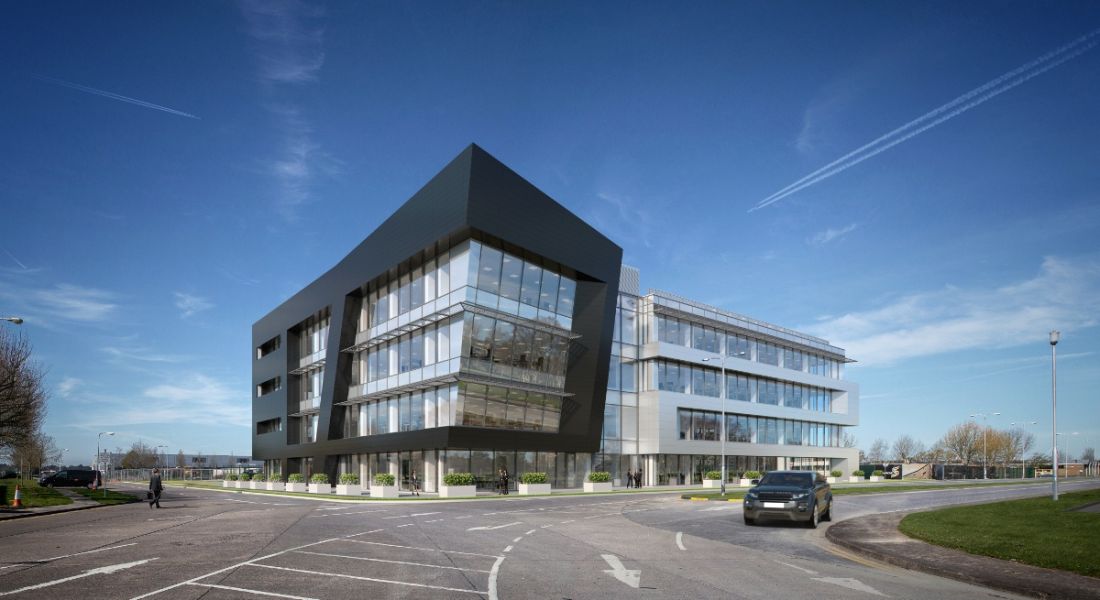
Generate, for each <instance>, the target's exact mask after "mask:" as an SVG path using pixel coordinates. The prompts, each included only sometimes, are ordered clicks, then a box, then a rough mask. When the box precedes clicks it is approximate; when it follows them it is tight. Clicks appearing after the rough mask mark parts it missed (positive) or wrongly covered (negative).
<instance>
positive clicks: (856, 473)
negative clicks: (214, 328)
mask: <svg viewBox="0 0 1100 600" xmlns="http://www.w3.org/2000/svg"><path fill="white" fill-rule="evenodd" d="M864 475H866V473H864V472H863V470H862V469H856V470H855V471H852V477H863V476H864Z"/></svg>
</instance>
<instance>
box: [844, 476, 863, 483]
mask: <svg viewBox="0 0 1100 600" xmlns="http://www.w3.org/2000/svg"><path fill="white" fill-rule="evenodd" d="M861 481H863V478H862V477H859V476H858V475H852V476H851V477H849V478H848V482H849V483H859V482H861Z"/></svg>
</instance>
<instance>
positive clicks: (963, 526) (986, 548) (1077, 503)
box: [899, 490, 1100, 577]
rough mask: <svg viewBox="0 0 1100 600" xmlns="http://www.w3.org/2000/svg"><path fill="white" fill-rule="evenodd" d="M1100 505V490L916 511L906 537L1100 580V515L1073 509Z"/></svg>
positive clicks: (904, 527)
mask: <svg viewBox="0 0 1100 600" xmlns="http://www.w3.org/2000/svg"><path fill="white" fill-rule="evenodd" d="M1094 502H1100V490H1089V491H1084V492H1071V493H1068V494H1064V495H1062V496H1061V497H1060V498H1059V501H1058V502H1054V501H1052V500H1051V499H1050V498H1049V497H1047V498H1029V499H1026V500H1010V501H1007V502H997V503H994V504H982V505H977V506H960V507H955V508H946V509H942V510H937V511H931V512H923V513H915V514H911V515H909V516H907V517H905V518H904V519H903V520H902V521H901V525H900V526H899V529H900V530H901V531H902V533H904V534H906V535H908V536H910V537H913V538H917V539H919V540H924V541H926V542H929V543H932V544H937V545H940V546H946V547H948V548H955V549H958V550H962V551H964V552H969V553H971V554H980V555H984V556H992V557H994V558H1000V559H1004V560H1012V561H1017V562H1021V563H1025V564H1029V565H1035V566H1037V567H1044V568H1048V569H1061V570H1063V571H1072V572H1074V573H1079V574H1081V575H1088V576H1090V577H1100V560H1097V556H1100V513H1095V512H1077V511H1074V510H1073V509H1075V508H1079V507H1081V506H1083V505H1086V504H1092V503H1094Z"/></svg>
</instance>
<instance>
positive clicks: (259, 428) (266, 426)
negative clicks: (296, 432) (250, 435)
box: [256, 418, 283, 435]
mask: <svg viewBox="0 0 1100 600" xmlns="http://www.w3.org/2000/svg"><path fill="white" fill-rule="evenodd" d="M282 427H283V420H282V419H281V418H276V419H268V420H266V421H260V422H259V423H256V435H263V434H265V433H274V432H276V431H280V430H281V429H282Z"/></svg>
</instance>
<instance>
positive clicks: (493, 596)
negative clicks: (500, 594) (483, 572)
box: [489, 556, 504, 600]
mask: <svg viewBox="0 0 1100 600" xmlns="http://www.w3.org/2000/svg"><path fill="white" fill-rule="evenodd" d="M502 562H504V557H503V556H498V557H497V561H496V562H495V563H493V568H492V570H490V571H489V600H497V575H498V574H499V573H500V563H502Z"/></svg>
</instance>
